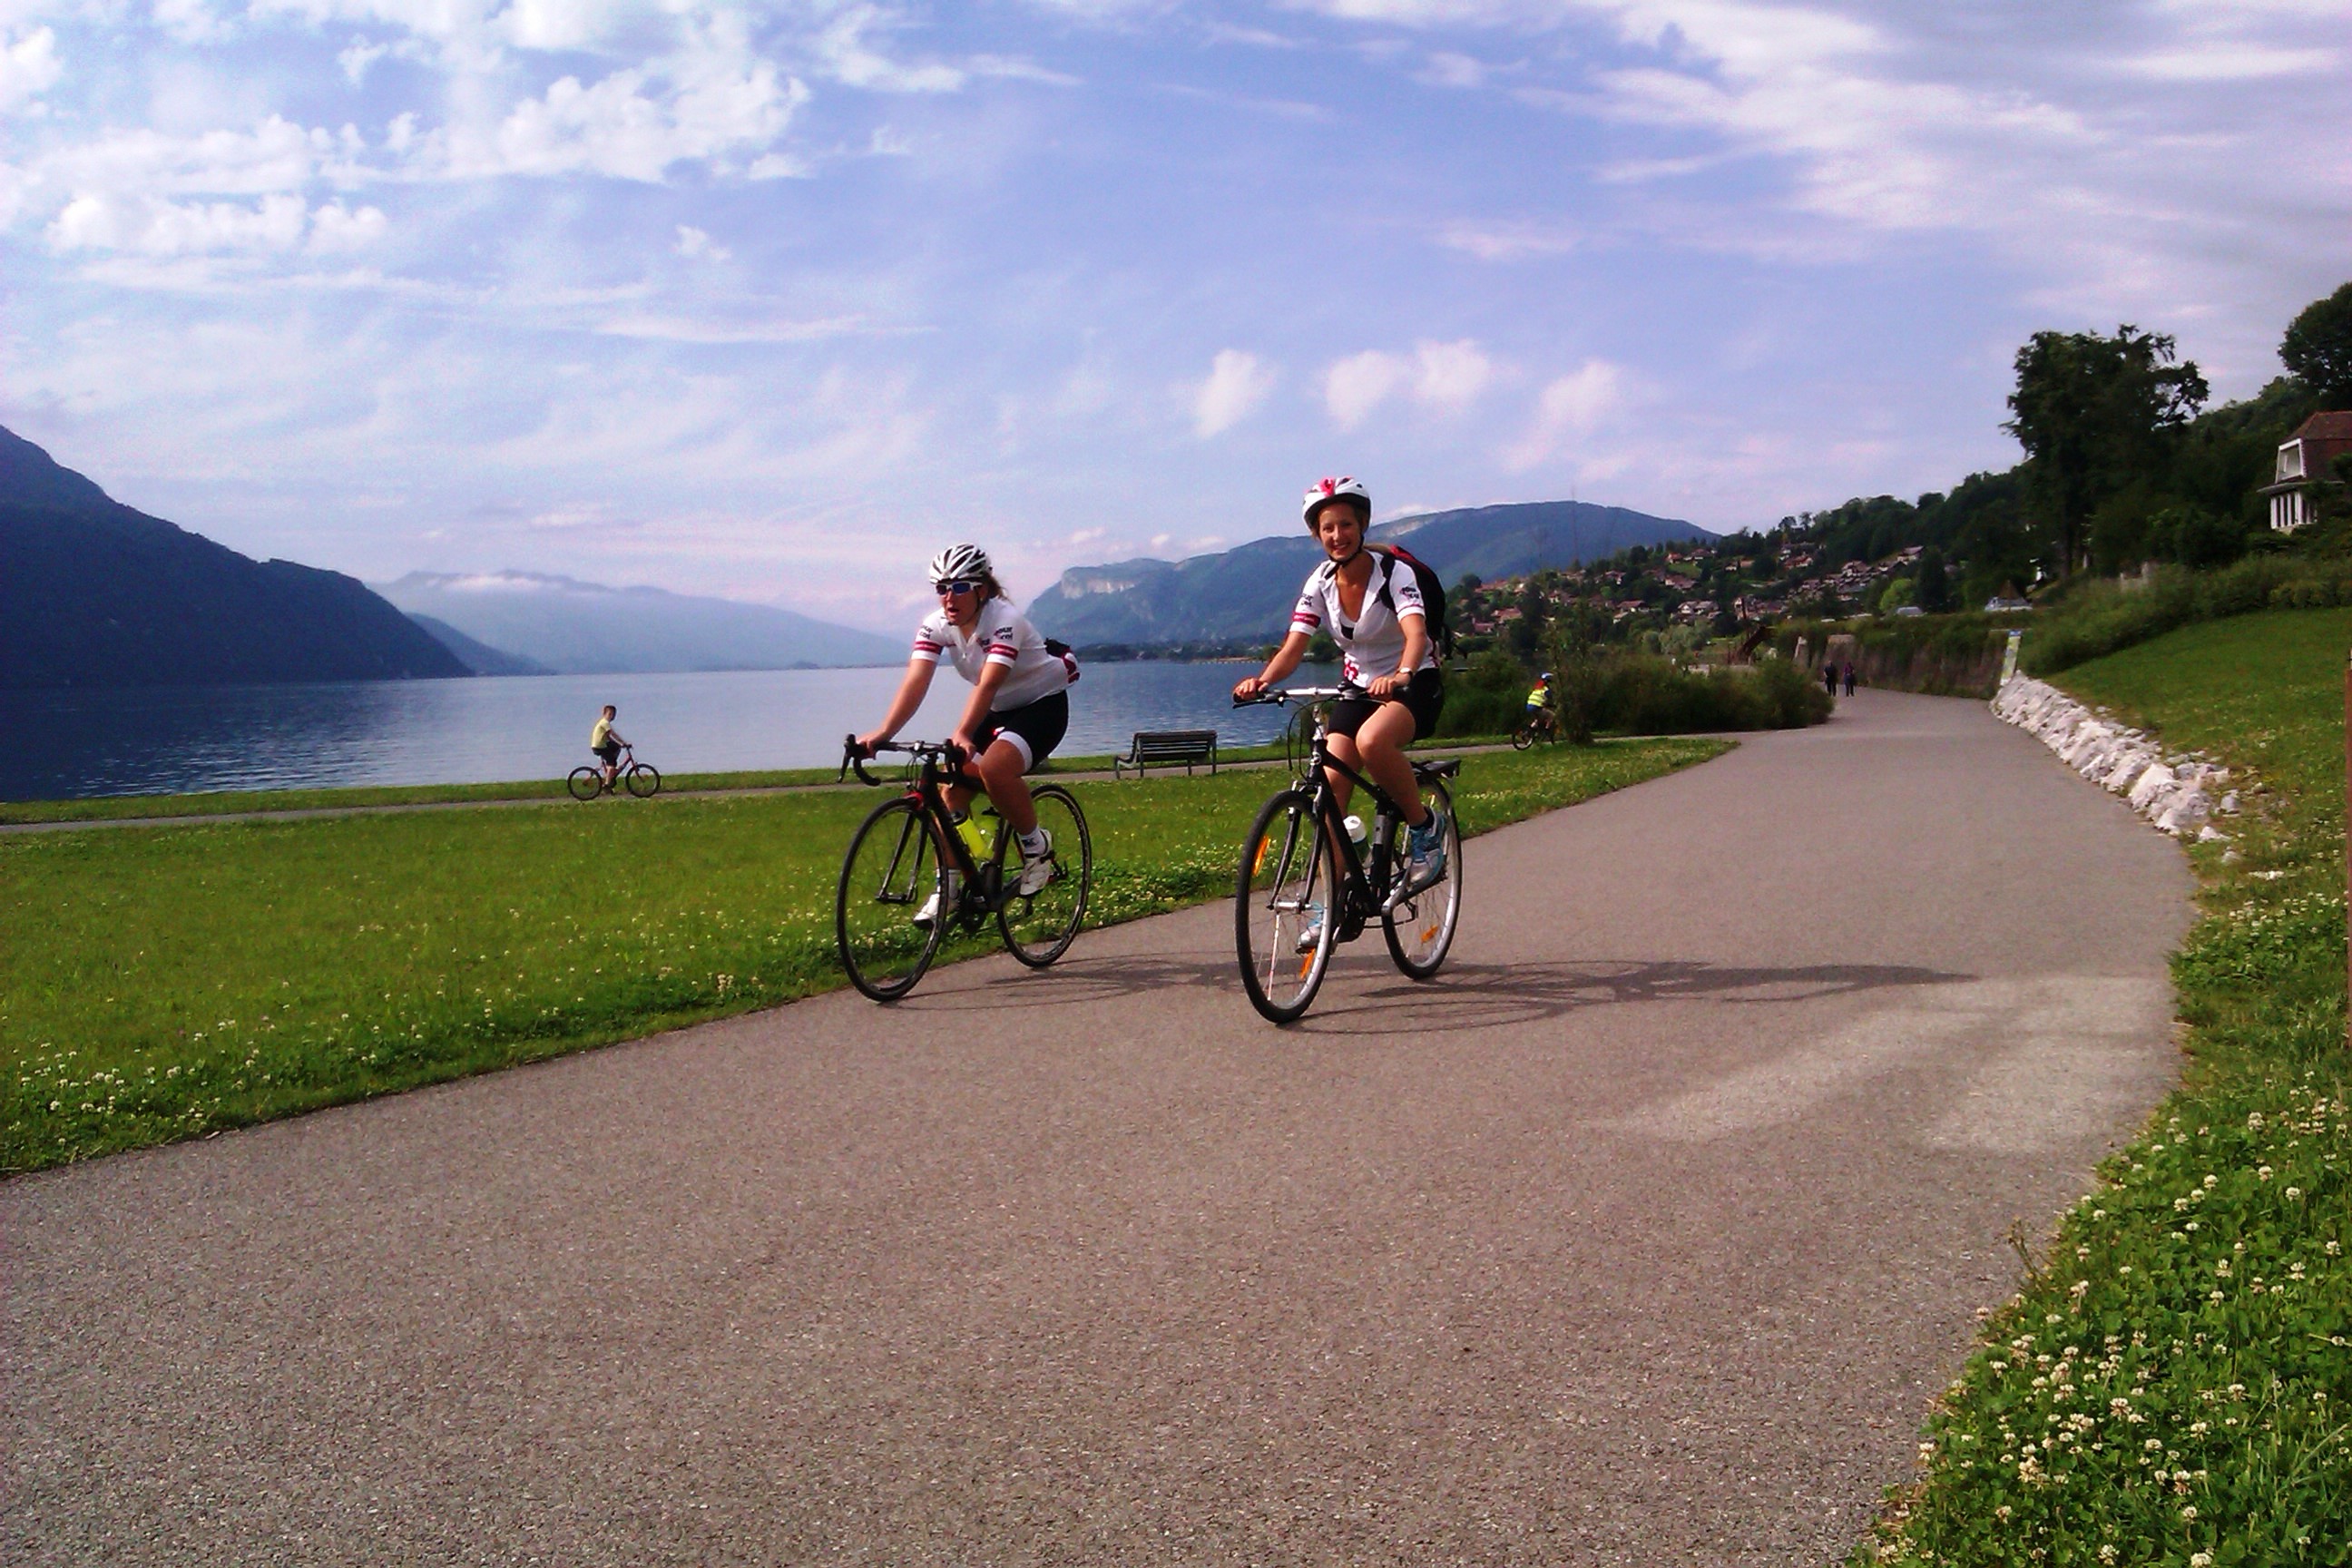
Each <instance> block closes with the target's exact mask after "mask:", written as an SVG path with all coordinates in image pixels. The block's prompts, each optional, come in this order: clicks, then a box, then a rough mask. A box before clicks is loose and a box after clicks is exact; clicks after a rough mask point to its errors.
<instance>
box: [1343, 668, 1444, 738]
mask: <svg viewBox="0 0 2352 1568" xmlns="http://www.w3.org/2000/svg"><path fill="white" fill-rule="evenodd" d="M1388 700H1389V701H1391V702H1402V703H1403V704H1404V706H1405V711H1406V712H1408V713H1411V714H1412V739H1413V740H1416V741H1426V740H1428V739H1429V737H1430V736H1431V735H1433V734H1434V733H1435V732H1436V730H1437V714H1438V710H1440V709H1442V708H1444V706H1445V683H1444V681H1443V680H1441V679H1438V675H1437V671H1436V670H1434V669H1416V670H1414V671H1413V672H1412V680H1410V681H1408V682H1407V683H1406V685H1405V689H1404V690H1403V692H1402V694H1400V695H1398V696H1395V697H1391V698H1389V699H1388ZM1380 708H1381V700H1380V699H1378V698H1373V697H1343V698H1341V699H1340V700H1339V701H1337V702H1334V703H1333V704H1331V733H1333V734H1334V735H1345V736H1347V737H1348V738H1349V740H1351V741H1352V740H1354V739H1355V738H1356V731H1359V730H1360V729H1362V728H1363V727H1364V721H1365V720H1367V719H1369V718H1370V717H1371V716H1372V715H1373V714H1375V713H1377V712H1379V711H1380Z"/></svg>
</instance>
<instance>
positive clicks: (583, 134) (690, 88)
mask: <svg viewBox="0 0 2352 1568" xmlns="http://www.w3.org/2000/svg"><path fill="white" fill-rule="evenodd" d="M648 89H651V90H648ZM807 96H808V89H806V88H804V87H803V86H802V85H801V84H800V83H799V82H798V81H783V82H779V81H778V79H777V75H776V68H775V67H774V66H772V65H771V64H769V63H768V62H766V61H764V60H762V61H760V62H757V63H756V64H753V65H751V67H750V68H748V69H746V70H743V71H742V72H741V73H740V74H735V73H733V72H730V71H726V70H707V69H703V70H696V71H693V72H691V73H689V74H688V76H687V78H686V79H685V80H684V81H683V82H682V83H681V84H680V85H679V86H678V88H677V90H675V91H670V92H665V91H663V90H661V87H660V86H659V85H658V84H657V83H656V80H655V79H654V78H653V77H652V76H651V75H650V74H649V73H648V72H646V71H644V70H640V69H635V68H632V69H627V70H619V71H615V72H614V73H613V74H612V75H610V76H608V77H606V78H604V79H603V80H602V81H599V82H597V83H595V84H594V85H593V86H583V85H582V84H581V82H580V79H578V78H577V77H569V76H567V77H564V78H563V79H561V80H559V81H557V82H556V83H555V84H554V85H553V86H551V87H550V88H549V89H547V91H546V93H545V94H544V95H543V96H542V97H540V98H535V99H530V100H525V101H523V102H522V103H520V104H518V105H516V106H515V108H514V110H513V111H512V112H510V113H509V115H508V116H507V117H506V119H505V121H502V122H501V123H500V124H499V127H498V129H497V131H496V132H493V133H492V134H490V135H489V136H488V137H480V136H477V135H471V134H464V133H453V134H452V135H451V137H450V138H449V148H450V152H449V162H448V173H449V174H453V175H456V176H458V177H477V178H478V177H482V176H486V175H494V174H540V175H552V174H602V175H605V176H607V177H609V178H613V179H622V180H637V181H642V182H645V183H647V184H652V183H656V182H658V181H659V180H660V179H661V178H662V177H663V175H664V174H666V173H667V171H668V169H669V167H670V166H671V165H672V164H674V163H681V162H685V161H688V160H699V159H717V158H719V157H722V156H725V155H727V154H730V153H738V152H751V151H755V150H758V149H761V148H764V147H766V146H767V145H768V144H769V143H770V142H773V141H775V139H776V138H777V137H779V136H781V135H782V134H783V132H784V129H785V127H786V126H787V125H788V124H789V123H790V122H791V121H792V117H793V110H796V109H798V108H799V106H800V105H801V103H802V102H803V101H804V100H806V98H807Z"/></svg>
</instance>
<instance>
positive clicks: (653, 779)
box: [621, 763, 661, 800]
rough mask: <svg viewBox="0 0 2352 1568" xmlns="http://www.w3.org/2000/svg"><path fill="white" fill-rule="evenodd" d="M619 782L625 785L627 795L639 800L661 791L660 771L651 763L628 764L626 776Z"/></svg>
mask: <svg viewBox="0 0 2352 1568" xmlns="http://www.w3.org/2000/svg"><path fill="white" fill-rule="evenodd" d="M621 782H622V783H624V784H627V785H628V786H629V793H630V794H631V795H635V796H636V797H637V798H638V799H639V800H644V799H646V798H647V797H649V796H651V795H657V794H659V793H660V791H661V773H660V770H658V769H656V767H655V766H654V765H653V764H652V763H630V764H629V772H628V775H627V776H626V777H625V778H624V779H623V780H622V781H621Z"/></svg>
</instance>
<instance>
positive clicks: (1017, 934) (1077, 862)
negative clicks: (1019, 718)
mask: <svg viewBox="0 0 2352 1568" xmlns="http://www.w3.org/2000/svg"><path fill="white" fill-rule="evenodd" d="M1029 799H1030V801H1031V803H1032V804H1034V805H1035V806H1036V808H1037V826H1040V827H1042V828H1044V829H1045V832H1046V833H1047V835H1048V836H1050V837H1052V839H1053V841H1054V842H1053V848H1052V849H1051V850H1050V851H1049V852H1048V853H1047V855H1046V863H1047V865H1048V867H1049V868H1051V872H1052V879H1051V880H1049V881H1048V882H1046V883H1045V886H1044V887H1042V888H1039V889H1037V890H1036V891H1035V892H1034V893H1031V894H1029V895H1027V896H1026V897H1024V896H1023V895H1022V893H1021V891H1020V882H1021V879H1022V873H1023V871H1024V867H1023V865H1022V863H1021V848H1020V844H1019V841H1018V840H1017V839H1016V838H1015V837H1014V836H1013V830H1012V828H1011V827H1009V826H1008V827H1005V828H1003V830H1002V831H1000V832H999V833H998V834H997V837H996V874H997V883H996V885H997V886H998V887H1000V888H1003V889H1004V901H1003V903H1001V904H999V905H997V906H996V929H997V930H999V931H1003V933H1004V945H1005V947H1006V949H1007V950H1008V951H1009V952H1012V954H1013V957H1015V958H1017V959H1019V960H1020V961H1021V962H1022V963H1025V964H1027V965H1028V966H1029V967H1030V968H1032V969H1043V968H1045V966H1046V965H1047V964H1049V963H1053V962H1054V961H1055V959H1057V958H1059V957H1061V956H1062V954H1064V953H1065V952H1068V951H1069V950H1070V942H1072V940H1074V939H1075V938H1076V936H1077V934H1078V926H1079V923H1080V922H1081V921H1084V920H1085V919H1086V918H1087V893H1088V892H1089V891H1090V890H1091V889H1093V887H1094V880H1095V847H1094V839H1093V837H1092V836H1091V835H1089V834H1088V833H1087V814H1086V813H1085V812H1083V811H1080V810H1079V809H1078V801H1077V797H1076V795H1072V794H1071V793H1070V792H1069V791H1068V790H1066V789H1064V788H1063V787H1062V786H1061V785H1059V784H1045V785H1044V786H1042V787H1041V788H1038V789H1035V790H1033V791H1031V792H1030V795H1029Z"/></svg>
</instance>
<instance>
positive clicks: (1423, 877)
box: [1405, 807, 1445, 888]
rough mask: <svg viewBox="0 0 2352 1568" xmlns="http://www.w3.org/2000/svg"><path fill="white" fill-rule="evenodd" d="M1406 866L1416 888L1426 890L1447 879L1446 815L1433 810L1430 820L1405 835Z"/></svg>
mask: <svg viewBox="0 0 2352 1568" xmlns="http://www.w3.org/2000/svg"><path fill="white" fill-rule="evenodd" d="M1405 864H1406V865H1407V866H1408V867H1409V868H1411V870H1412V886H1414V887H1415V888H1426V887H1429V886H1430V885H1432V884H1433V883H1435V882H1440V881H1443V880H1444V878H1445V814H1444V812H1442V811H1439V810H1437V809H1435V808H1434V807H1433V808H1431V810H1430V813H1429V816H1428V819H1427V820H1426V821H1424V822H1423V823H1422V825H1421V826H1419V827H1415V828H1412V829H1410V830H1408V832H1407V833H1406V835H1405Z"/></svg>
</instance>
